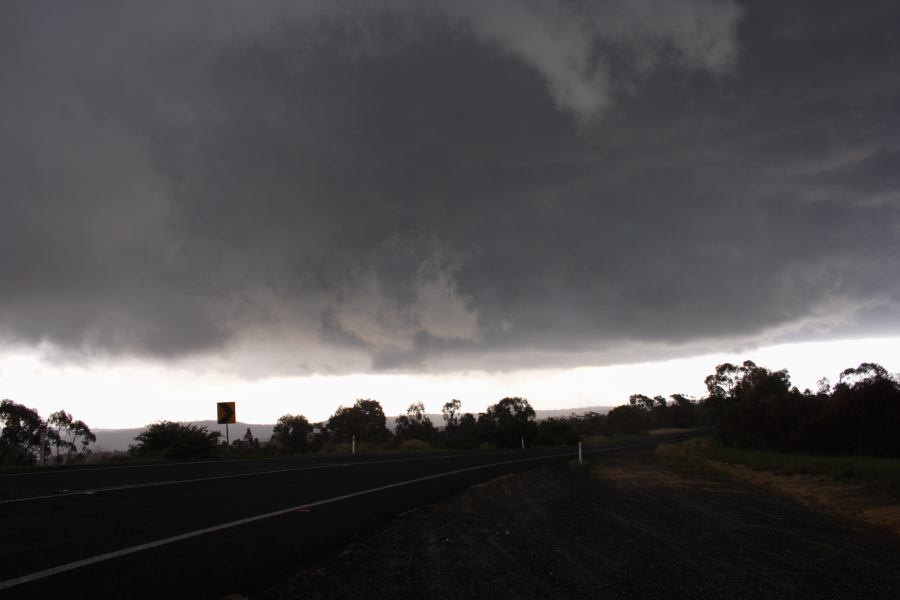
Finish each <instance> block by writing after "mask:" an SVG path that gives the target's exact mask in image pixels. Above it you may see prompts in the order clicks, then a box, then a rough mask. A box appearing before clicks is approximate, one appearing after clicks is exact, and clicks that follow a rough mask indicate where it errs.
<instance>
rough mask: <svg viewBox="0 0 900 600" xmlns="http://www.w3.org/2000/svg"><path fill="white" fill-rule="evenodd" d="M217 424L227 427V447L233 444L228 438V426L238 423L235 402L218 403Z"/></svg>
mask: <svg viewBox="0 0 900 600" xmlns="http://www.w3.org/2000/svg"><path fill="white" fill-rule="evenodd" d="M216 417H217V418H216V422H217V423H218V424H219V425H225V445H226V446H228V445H230V444H231V440H230V439H229V437H228V424H229V423H236V422H237V411H236V410H235V403H234V402H218V403H216Z"/></svg>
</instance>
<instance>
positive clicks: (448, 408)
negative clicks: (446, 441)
mask: <svg viewBox="0 0 900 600" xmlns="http://www.w3.org/2000/svg"><path fill="white" fill-rule="evenodd" d="M461 407H462V402H460V401H459V400H456V399H455V398H454V399H453V400H450V401H449V402H447V403H446V404H444V407H443V408H442V409H441V413H442V414H443V416H444V424H445V425H446V426H447V427H456V426H457V425H459V409H460V408H461Z"/></svg>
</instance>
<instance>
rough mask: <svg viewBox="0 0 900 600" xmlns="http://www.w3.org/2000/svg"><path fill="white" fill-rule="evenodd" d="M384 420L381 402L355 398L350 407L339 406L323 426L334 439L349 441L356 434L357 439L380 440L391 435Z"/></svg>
mask: <svg viewBox="0 0 900 600" xmlns="http://www.w3.org/2000/svg"><path fill="white" fill-rule="evenodd" d="M386 422H387V420H386V419H385V417H384V410H382V408H381V404H379V403H378V401H376V400H368V399H367V400H357V401H356V404H354V405H353V406H350V407H345V406H339V407H338V409H337V411H335V413H334V414H333V415H331V417H330V418H329V419H328V423H327V425H326V426H325V427H326V429H327V430H328V434H329V436H331V437H332V438H333V439H334V440H336V441H350V438H351V437H352V436H356V439H357V440H358V441H362V440H366V441H371V442H382V441H385V440H386V439H387V438H388V437H390V435H391V432H390V431H388V429H387V427H386V425H385V424H386Z"/></svg>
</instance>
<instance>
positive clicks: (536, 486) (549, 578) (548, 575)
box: [252, 450, 900, 600]
mask: <svg viewBox="0 0 900 600" xmlns="http://www.w3.org/2000/svg"><path fill="white" fill-rule="evenodd" d="M898 557H900V536H897V535H895V534H894V533H893V532H891V531H890V530H889V529H886V528H878V527H876V526H872V525H868V524H862V523H859V522H857V521H853V520H849V519H843V518H841V517H840V516H837V515H834V514H829V513H827V512H823V511H817V510H815V509H814V508H811V507H810V506H808V505H804V504H802V503H799V502H797V501H795V500H792V499H790V498H787V497H785V496H783V495H780V494H778V493H776V492H775V491H773V490H772V489H770V488H767V487H759V486H754V485H751V484H748V483H746V482H732V481H722V480H717V479H715V478H713V477H707V476H704V475H699V474H694V473H684V472H680V471H678V470H677V469H675V468H673V467H670V466H666V465H664V464H662V463H661V462H659V460H658V459H657V458H656V455H655V454H654V452H653V450H647V451H639V452H631V453H627V454H621V455H609V456H605V457H602V458H592V464H590V465H585V466H579V465H577V463H569V464H565V465H555V466H550V467H544V468H540V469H534V470H532V471H528V472H525V473H520V474H517V475H510V476H506V477H501V478H499V479H495V480H493V481H490V482H488V483H485V484H482V485H478V486H475V487H472V488H470V489H468V490H466V491H465V492H462V493H460V494H457V495H454V496H452V497H450V498H448V499H446V500H444V501H442V502H439V503H437V504H434V505H431V506H427V507H423V508H420V509H416V510H414V511H410V512H407V513H405V514H403V515H400V516H399V517H397V518H396V519H394V520H393V521H392V522H391V523H390V524H389V525H388V526H387V527H385V528H382V529H380V530H378V531H376V532H374V533H370V534H367V535H364V536H361V537H359V538H357V539H356V540H355V541H354V542H352V543H350V544H348V545H347V546H345V547H344V548H343V549H341V550H339V551H336V552H332V553H331V554H329V555H327V556H322V557H319V558H318V559H316V560H311V561H308V562H307V563H305V564H303V565H298V572H297V574H296V575H294V576H293V577H291V578H289V579H287V580H284V581H280V582H278V583H275V584H273V585H272V586H271V587H270V588H269V589H267V590H264V591H260V592H259V593H257V594H255V595H253V596H252V597H254V598H258V599H266V600H283V599H287V598H348V599H349V598H353V599H358V598H413V597H414V598H436V599H437V598H454V599H457V598H516V599H523V598H524V599H529V598H534V599H538V598H569V597H595V598H604V597H609V598H654V597H666V598H766V599H772V598H799V597H809V598H873V599H874V598H892V599H893V598H896V597H897V590H900V561H898V560H897V558H898Z"/></svg>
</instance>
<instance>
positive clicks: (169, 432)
mask: <svg viewBox="0 0 900 600" xmlns="http://www.w3.org/2000/svg"><path fill="white" fill-rule="evenodd" d="M221 435H222V434H221V433H219V432H218V431H208V430H207V429H206V426H202V425H201V426H197V425H193V424H190V423H176V422H173V421H160V422H159V423H153V424H152V425H149V426H147V429H145V430H144V431H142V432H141V433H139V434H138V435H137V436H136V437H135V438H134V440H135V441H136V442H137V444H133V445H131V446H130V447H129V449H128V451H129V452H130V453H131V454H132V455H133V456H138V457H146V458H168V459H176V460H177V459H184V458H202V457H207V456H212V455H214V454H215V451H216V448H217V446H218V444H219V437H220V436H221Z"/></svg>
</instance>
